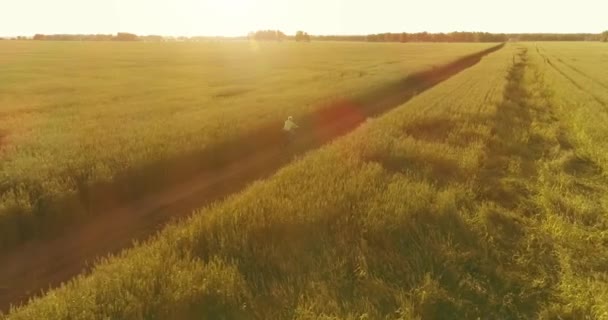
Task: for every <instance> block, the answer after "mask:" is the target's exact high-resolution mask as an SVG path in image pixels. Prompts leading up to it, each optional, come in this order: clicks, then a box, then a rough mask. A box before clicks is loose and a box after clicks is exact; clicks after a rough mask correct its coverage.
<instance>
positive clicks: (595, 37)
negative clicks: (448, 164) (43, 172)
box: [0, 30, 608, 42]
mask: <svg viewBox="0 0 608 320" xmlns="http://www.w3.org/2000/svg"><path fill="white" fill-rule="evenodd" d="M0 39H2V38H0ZM11 39H15V40H29V39H31V38H27V37H23V36H19V37H15V38H11ZM243 39H250V40H256V41H284V40H295V41H304V42H308V41H311V40H317V41H366V42H505V41H604V42H608V31H604V32H602V33H600V34H593V33H573V34H558V33H554V34H553V33H523V34H508V33H487V32H450V33H429V32H418V33H406V32H401V33H378V34H370V35H328V36H311V35H309V34H308V33H306V32H304V31H298V32H296V34H295V36H288V35H286V34H285V33H283V32H282V31H280V30H260V31H256V32H251V33H249V34H248V35H247V36H246V37H164V36H159V35H147V36H138V35H136V34H133V33H127V32H119V33H117V34H116V35H112V34H51V35H45V34H36V35H35V36H34V37H33V40H49V41H153V42H161V41H213V40H218V41H219V40H243Z"/></svg>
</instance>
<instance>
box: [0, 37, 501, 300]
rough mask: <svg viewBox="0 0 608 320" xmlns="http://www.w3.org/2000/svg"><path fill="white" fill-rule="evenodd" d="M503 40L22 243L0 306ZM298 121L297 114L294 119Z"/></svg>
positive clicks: (252, 138)
mask: <svg viewBox="0 0 608 320" xmlns="http://www.w3.org/2000/svg"><path fill="white" fill-rule="evenodd" d="M500 48H502V45H499V46H495V47H492V48H490V49H488V50H485V51H482V52H479V53H476V54H473V55H470V56H467V57H464V58H461V59H459V60H457V61H455V62H453V63H451V64H448V65H446V66H443V67H439V68H434V69H432V70H429V71H426V72H421V73H418V74H414V75H411V76H409V77H407V78H405V79H403V80H401V81H399V82H397V83H392V84H389V85H387V86H386V87H384V88H382V89H380V90H377V91H376V92H374V93H372V94H369V95H367V96H364V97H360V98H358V99H356V100H341V101H336V102H334V103H331V104H329V105H327V106H325V107H323V108H321V109H319V111H318V112H316V113H315V114H312V115H310V116H309V117H307V118H305V119H299V120H300V123H301V124H302V125H301V129H300V132H299V134H298V139H297V140H296V141H295V142H294V144H293V145H292V146H291V147H290V149H289V150H285V149H283V148H282V144H283V143H282V139H281V137H280V135H277V133H280V125H281V124H276V123H275V124H271V125H269V126H268V127H265V128H262V129H260V130H259V131H258V132H254V133H252V134H250V135H247V136H245V137H242V138H241V139H240V140H239V141H236V143H234V144H232V145H231V148H234V149H235V151H234V152H232V153H230V152H229V153H227V154H229V155H231V157H228V158H225V157H224V158H222V159H223V160H226V161H223V160H222V162H221V164H219V165H216V166H215V167H214V168H213V169H209V170H206V171H202V172H200V173H198V174H195V175H191V176H190V177H189V178H188V179H185V180H183V181H179V182H176V183H172V184H169V185H168V187H167V188H166V189H164V190H160V191H157V192H152V193H149V194H147V195H146V196H144V197H142V198H140V199H139V200H137V201H135V202H131V203H127V204H122V205H120V206H116V207H114V208H111V209H108V210H107V211H106V212H104V213H103V214H99V215H96V216H94V217H92V218H91V219H90V220H88V221H86V222H85V223H82V224H79V225H78V226H74V227H73V228H70V229H68V231H67V232H65V233H64V234H62V235H60V236H57V237H55V238H54V239H52V240H46V241H43V240H36V241H30V242H28V243H25V244H23V245H21V246H19V247H17V248H15V249H13V250H11V251H9V252H7V253H2V255H1V256H0V311H7V310H8V309H9V306H10V305H19V304H22V303H25V302H27V300H28V299H30V298H32V297H34V296H36V295H38V294H41V293H42V292H43V291H45V290H47V289H49V288H54V287H57V286H59V285H60V284H61V283H63V282H65V281H68V280H70V279H71V278H72V277H74V276H77V275H79V274H83V273H86V272H87V271H88V270H89V269H90V267H91V265H92V263H94V262H95V261H96V260H97V259H99V258H100V257H104V256H106V255H108V254H112V253H117V252H120V250H122V249H124V248H128V247H130V246H131V245H132V243H133V241H135V240H138V241H142V240H145V239H147V238H148V237H150V236H151V235H153V234H154V233H155V232H157V231H158V230H160V229H161V228H162V227H163V225H165V224H166V223H168V222H169V221H171V220H172V219H176V218H179V217H184V216H187V215H189V214H190V213H191V212H192V211H193V210H194V209H197V208H200V207H202V206H205V205H207V204H210V203H211V202H213V201H217V200H220V199H222V198H223V197H226V196H228V195H230V194H233V193H235V192H237V191H239V190H241V189H243V188H244V187H245V186H246V185H247V184H249V183H251V182H253V181H255V180H257V179H260V178H264V177H267V176H269V175H270V174H272V173H273V172H276V171H277V170H278V169H279V168H281V167H282V166H284V165H285V164H287V163H289V162H290V161H291V160H292V159H293V157H294V156H295V155H299V154H302V153H304V152H306V151H309V150H313V149H315V148H318V147H319V146H321V145H323V144H325V143H327V142H329V141H331V140H333V139H335V138H336V137H339V136H341V135H343V134H346V133H348V132H350V131H351V130H353V129H354V128H356V127H357V126H358V125H360V124H361V123H362V122H364V121H365V120H366V119H367V118H368V117H371V116H375V115H379V114H381V113H383V112H385V111H387V110H390V109H392V108H395V107H397V106H399V105H401V104H403V103H404V102H406V101H407V100H409V99H410V98H411V97H412V96H414V95H415V94H416V93H420V92H422V91H424V90H427V89H429V88H431V87H432V86H434V85H436V84H438V83H440V82H442V81H444V80H446V79H448V78H449V77H451V76H453V75H455V74H457V73H458V72H460V71H462V70H464V69H466V68H469V67H471V66H473V65H475V64H476V63H477V62H479V61H480V60H481V58H482V57H483V56H485V55H487V54H489V53H491V52H494V51H496V50H498V49H500ZM297 120H298V119H297Z"/></svg>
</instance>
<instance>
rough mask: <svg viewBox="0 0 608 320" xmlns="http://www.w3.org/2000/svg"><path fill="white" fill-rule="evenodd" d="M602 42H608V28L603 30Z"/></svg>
mask: <svg viewBox="0 0 608 320" xmlns="http://www.w3.org/2000/svg"><path fill="white" fill-rule="evenodd" d="M600 40H601V41H602V42H608V30H606V31H604V32H602V36H601V38H600Z"/></svg>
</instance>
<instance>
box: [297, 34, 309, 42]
mask: <svg viewBox="0 0 608 320" xmlns="http://www.w3.org/2000/svg"><path fill="white" fill-rule="evenodd" d="M295 40H296V41H298V42H300V41H306V42H308V41H310V36H309V35H308V33H306V32H304V31H298V32H296V37H295Z"/></svg>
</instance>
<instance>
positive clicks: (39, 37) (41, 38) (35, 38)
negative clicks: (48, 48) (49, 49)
mask: <svg viewBox="0 0 608 320" xmlns="http://www.w3.org/2000/svg"><path fill="white" fill-rule="evenodd" d="M45 38H46V37H45V35H43V34H36V35H34V40H45Z"/></svg>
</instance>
